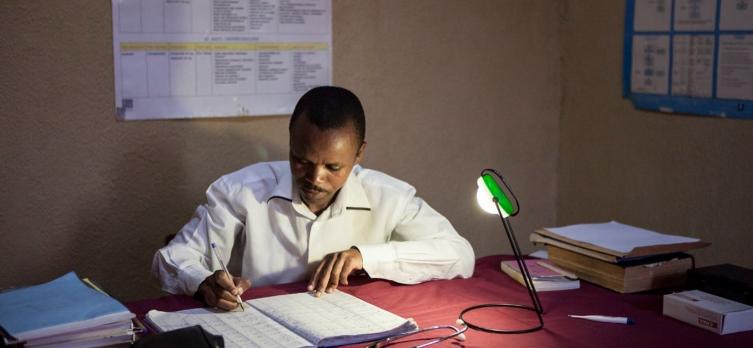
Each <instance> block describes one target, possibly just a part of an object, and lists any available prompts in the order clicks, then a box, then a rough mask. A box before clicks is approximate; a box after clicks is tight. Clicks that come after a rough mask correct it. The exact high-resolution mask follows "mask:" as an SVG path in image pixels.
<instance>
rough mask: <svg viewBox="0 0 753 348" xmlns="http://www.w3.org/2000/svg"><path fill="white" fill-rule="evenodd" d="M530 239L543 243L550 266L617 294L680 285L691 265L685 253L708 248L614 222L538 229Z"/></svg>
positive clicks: (673, 236)
mask: <svg viewBox="0 0 753 348" xmlns="http://www.w3.org/2000/svg"><path fill="white" fill-rule="evenodd" d="M530 240H531V242H533V243H534V244H543V245H545V246H546V248H547V251H548V253H549V259H550V260H551V261H552V262H553V263H554V264H556V265H558V266H560V267H562V268H564V269H566V270H568V271H571V272H573V273H575V274H576V275H577V276H578V277H579V278H581V279H583V280H586V281H589V282H591V283H594V284H597V285H601V286H603V287H606V288H609V289H612V290H615V291H617V292H621V293H632V292H639V291H646V290H652V289H660V288H667V287H678V286H682V285H684V284H685V280H686V273H687V271H688V270H689V269H691V268H692V266H693V261H692V258H691V257H690V255H688V254H686V253H685V252H686V251H688V250H691V249H695V248H701V247H705V246H708V245H709V243H707V242H703V241H701V240H699V239H696V238H688V237H682V236H675V235H668V234H662V233H658V232H654V231H650V230H646V229H642V228H638V227H634V226H629V225H625V224H621V223H619V222H615V221H612V222H607V223H596V224H580V225H571V226H565V227H558V228H543V229H538V230H536V231H535V232H533V233H531V236H530Z"/></svg>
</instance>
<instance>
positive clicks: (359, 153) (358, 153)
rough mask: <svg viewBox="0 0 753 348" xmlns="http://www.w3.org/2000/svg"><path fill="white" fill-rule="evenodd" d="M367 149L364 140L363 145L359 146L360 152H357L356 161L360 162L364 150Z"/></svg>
mask: <svg viewBox="0 0 753 348" xmlns="http://www.w3.org/2000/svg"><path fill="white" fill-rule="evenodd" d="M365 151H366V141H365V140H364V141H363V143H361V147H359V148H358V152H356V163H355V164H360V163H361V161H362V160H363V155H364V152H365Z"/></svg>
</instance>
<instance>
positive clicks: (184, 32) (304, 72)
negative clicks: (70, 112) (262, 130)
mask: <svg viewBox="0 0 753 348" xmlns="http://www.w3.org/2000/svg"><path fill="white" fill-rule="evenodd" d="M112 17H113V20H112V23H113V51H114V54H113V57H114V61H115V64H114V69H115V107H116V113H117V117H118V119H121V120H142V119H170V118H195V117H230V116H259V115H288V114H290V113H292V111H293V107H294V106H295V103H296V101H297V100H298V98H299V97H300V96H301V95H302V94H303V93H305V92H306V91H308V90H309V89H311V88H313V87H316V86H321V85H329V84H331V81H332V12H331V3H330V0H112Z"/></svg>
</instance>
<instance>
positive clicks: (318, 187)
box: [290, 115, 366, 214]
mask: <svg viewBox="0 0 753 348" xmlns="http://www.w3.org/2000/svg"><path fill="white" fill-rule="evenodd" d="M365 145H366V144H363V145H361V146H360V147H359V144H358V136H357V135H356V130H355V128H354V127H353V126H352V125H350V124H348V125H345V126H344V127H341V128H337V129H327V130H321V129H319V128H317V127H316V126H315V125H314V124H311V123H310V122H309V121H308V118H307V117H306V116H305V115H303V116H302V117H300V118H299V119H298V120H296V122H295V124H293V127H292V129H291V131H290V170H291V172H292V173H293V178H294V179H295V182H296V185H297V188H298V191H299V193H300V195H301V199H302V200H303V201H304V203H306V205H307V206H308V207H309V209H310V210H311V211H312V212H314V213H315V214H319V213H321V212H322V211H323V210H324V209H326V208H327V207H328V206H329V204H330V203H331V202H332V200H333V199H334V198H335V195H336V194H337V192H338V191H339V190H340V188H342V187H343V185H345V181H346V180H347V179H348V176H349V175H350V172H351V170H352V169H353V166H355V165H356V164H358V163H360V162H361V159H362V158H363V151H364V148H365Z"/></svg>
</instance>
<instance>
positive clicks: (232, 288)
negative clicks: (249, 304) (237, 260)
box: [196, 270, 251, 311]
mask: <svg viewBox="0 0 753 348" xmlns="http://www.w3.org/2000/svg"><path fill="white" fill-rule="evenodd" d="M250 287H251V281H250V280H248V279H246V278H241V277H233V279H230V277H229V276H228V274H227V273H225V271H223V270H218V271H215V272H214V273H213V274H212V275H210V276H209V277H207V278H206V279H204V281H203V282H201V284H200V285H199V290H197V291H196V292H197V295H199V296H198V297H199V298H200V299H201V300H203V301H204V303H206V304H207V305H209V306H211V307H216V308H221V309H224V310H227V311H230V310H233V309H235V308H236V307H238V301H236V299H235V296H236V295H242V294H243V293H244V292H245V291H246V290H247V289H248V288H250Z"/></svg>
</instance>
